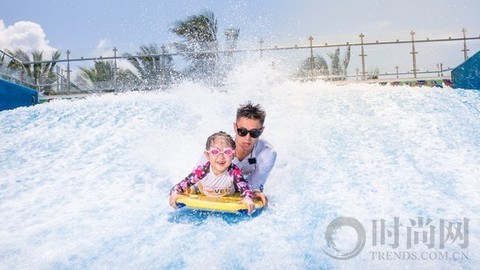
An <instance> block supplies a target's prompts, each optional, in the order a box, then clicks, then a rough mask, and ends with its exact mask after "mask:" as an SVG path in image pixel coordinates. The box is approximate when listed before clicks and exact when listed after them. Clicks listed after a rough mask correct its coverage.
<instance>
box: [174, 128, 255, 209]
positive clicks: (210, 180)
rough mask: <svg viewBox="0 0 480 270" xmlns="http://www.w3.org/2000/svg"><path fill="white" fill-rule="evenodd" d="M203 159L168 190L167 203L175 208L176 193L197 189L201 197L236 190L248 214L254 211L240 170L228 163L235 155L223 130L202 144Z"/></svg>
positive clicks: (232, 141)
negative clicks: (204, 159) (204, 158)
mask: <svg viewBox="0 0 480 270" xmlns="http://www.w3.org/2000/svg"><path fill="white" fill-rule="evenodd" d="M205 149H206V150H205V157H206V158H207V160H208V161H207V162H206V163H205V164H204V165H201V166H199V167H198V168H197V169H195V170H193V172H191V173H190V174H189V175H188V176H187V177H185V179H183V180H182V181H180V183H178V184H176V185H175V186H174V187H173V188H172V190H171V191H170V205H171V206H172V207H173V208H175V209H176V208H177V205H176V201H177V198H178V197H179V195H180V194H182V193H184V194H185V193H187V194H188V192H189V191H190V187H193V188H195V189H198V191H199V192H201V193H202V194H204V195H205V196H212V197H221V196H226V195H231V194H233V193H234V192H235V190H238V191H240V195H241V196H242V197H243V198H244V199H243V203H244V204H245V205H246V206H247V208H248V213H249V214H251V213H252V212H253V211H254V210H255V204H254V203H253V200H252V191H250V189H249V188H248V185H247V181H245V179H244V178H243V174H242V171H241V170H240V169H239V168H238V167H237V166H236V165H235V164H233V163H232V160H233V157H234V155H235V141H234V140H233V139H232V137H231V136H230V135H228V134H227V133H225V132H223V131H220V132H217V133H214V134H213V135H211V136H210V137H208V139H207V143H206V147H205Z"/></svg>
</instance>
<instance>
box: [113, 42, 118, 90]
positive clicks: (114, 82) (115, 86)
mask: <svg viewBox="0 0 480 270" xmlns="http://www.w3.org/2000/svg"><path fill="white" fill-rule="evenodd" d="M117 51H118V50H117V47H113V92H114V93H116V92H117Z"/></svg>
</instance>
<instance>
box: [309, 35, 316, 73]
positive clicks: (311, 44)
mask: <svg viewBox="0 0 480 270" xmlns="http://www.w3.org/2000/svg"><path fill="white" fill-rule="evenodd" d="M308 40H309V41H310V76H312V77H313V75H314V74H313V70H314V68H315V63H314V60H313V37H312V36H310V37H309V38H308Z"/></svg>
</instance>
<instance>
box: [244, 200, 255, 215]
mask: <svg viewBox="0 0 480 270" xmlns="http://www.w3.org/2000/svg"><path fill="white" fill-rule="evenodd" d="M243 204H245V205H246V206H247V209H248V214H249V215H251V214H253V212H255V204H254V203H253V201H252V199H250V198H244V199H243Z"/></svg>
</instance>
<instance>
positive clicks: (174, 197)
mask: <svg viewBox="0 0 480 270" xmlns="http://www.w3.org/2000/svg"><path fill="white" fill-rule="evenodd" d="M178 197H180V194H178V193H177V192H175V191H172V193H170V199H169V201H170V206H171V207H173V209H177V208H178V207H177V199H178Z"/></svg>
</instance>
